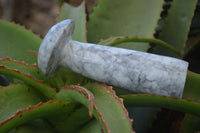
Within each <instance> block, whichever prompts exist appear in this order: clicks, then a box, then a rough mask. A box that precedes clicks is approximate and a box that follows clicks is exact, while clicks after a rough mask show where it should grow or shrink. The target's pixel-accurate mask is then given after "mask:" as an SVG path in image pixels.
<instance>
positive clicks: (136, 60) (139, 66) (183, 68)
mask: <svg viewBox="0 0 200 133" xmlns="http://www.w3.org/2000/svg"><path fill="white" fill-rule="evenodd" d="M73 29H74V23H73V21H72V20H65V21H62V22H60V23H58V24H56V25H54V26H53V27H52V28H51V29H50V31H49V32H48V34H47V35H46V36H45V38H44V40H43V42H42V44H41V47H40V49H39V54H38V66H39V68H40V70H41V71H42V73H43V74H45V75H46V76H51V75H53V74H54V73H55V72H56V70H57V69H58V67H59V66H65V67H67V68H70V69H71V70H73V71H75V72H77V73H80V74H82V75H84V76H86V77H89V78H92V79H95V80H97V81H100V82H104V83H107V84H109V85H113V86H116V87H120V88H124V89H127V90H130V91H132V92H137V93H148V94H157V95H166V96H170V97H178V98H181V97H182V94H183V89H184V84H185V78H186V74H187V67H188V63H187V62H185V61H182V60H179V59H175V58H171V57H166V56H159V55H154V54H149V53H144V52H139V51H134V50H127V49H121V48H115V47H108V46H102V45H96V44H88V43H80V42H76V41H72V40H71V38H72V34H73Z"/></svg>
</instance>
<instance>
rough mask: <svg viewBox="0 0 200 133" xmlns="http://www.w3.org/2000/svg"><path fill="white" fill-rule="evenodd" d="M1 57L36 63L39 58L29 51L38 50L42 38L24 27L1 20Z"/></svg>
mask: <svg viewBox="0 0 200 133" xmlns="http://www.w3.org/2000/svg"><path fill="white" fill-rule="evenodd" d="M0 29H1V30H0V47H1V52H0V58H6V57H7V56H8V57H11V58H12V59H15V60H20V61H25V62H27V63H31V64H33V63H36V62H37V58H35V56H34V55H32V54H30V53H28V52H27V51H29V50H32V51H38V49H39V46H40V43H41V39H40V38H39V37H38V36H36V35H34V34H33V33H32V32H30V31H28V30H26V29H25V28H24V27H22V26H19V25H17V24H14V23H10V22H6V21H2V20H0Z"/></svg>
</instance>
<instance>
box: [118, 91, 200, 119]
mask: <svg viewBox="0 0 200 133" xmlns="http://www.w3.org/2000/svg"><path fill="white" fill-rule="evenodd" d="M120 97H121V98H123V99H124V104H125V105H126V106H127V107H138V106H139V107H148V106H149V107H162V108H167V109H172V110H177V111H181V112H185V113H189V114H193V115H196V116H200V104H199V103H195V102H192V101H191V100H183V99H178V98H175V97H174V98H171V97H166V96H156V95H147V94H138V95H123V96H120Z"/></svg>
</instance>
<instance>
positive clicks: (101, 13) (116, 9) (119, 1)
mask: <svg viewBox="0 0 200 133" xmlns="http://www.w3.org/2000/svg"><path fill="white" fill-rule="evenodd" d="M163 3H164V1H163V0H159V1H158V0H151V1H150V0H99V3H98V5H97V7H96V8H95V9H94V12H93V14H92V15H91V16H89V21H88V23H87V29H88V42H92V43H98V42H99V41H100V39H106V38H109V37H110V36H126V35H128V36H136V35H137V36H138V37H145V38H153V34H154V32H155V28H156V26H157V22H158V20H159V18H160V13H161V11H162V6H163ZM118 47H123V48H129V49H136V50H141V51H147V49H148V48H149V46H148V45H146V44H143V43H139V44H138V43H137V44H136V43H134V45H133V43H128V44H123V45H120V46H118Z"/></svg>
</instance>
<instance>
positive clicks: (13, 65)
mask: <svg viewBox="0 0 200 133" xmlns="http://www.w3.org/2000/svg"><path fill="white" fill-rule="evenodd" d="M0 65H2V66H5V67H6V68H8V69H13V70H18V71H20V72H21V73H23V74H28V75H31V76H32V77H33V78H35V79H38V80H43V81H45V83H48V84H49V85H50V86H51V87H53V88H57V89H59V88H60V87H61V86H63V85H64V82H63V80H62V79H61V78H60V76H59V75H58V74H57V75H56V76H54V77H53V78H46V77H45V76H44V75H43V74H42V73H41V72H40V70H39V68H38V67H37V65H30V64H26V63H24V62H20V61H16V60H11V59H10V58H5V59H0Z"/></svg>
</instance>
